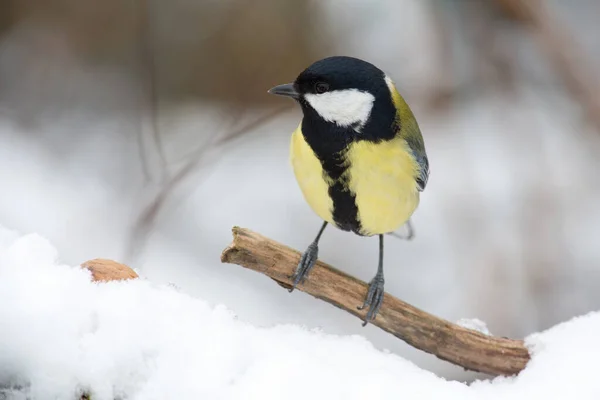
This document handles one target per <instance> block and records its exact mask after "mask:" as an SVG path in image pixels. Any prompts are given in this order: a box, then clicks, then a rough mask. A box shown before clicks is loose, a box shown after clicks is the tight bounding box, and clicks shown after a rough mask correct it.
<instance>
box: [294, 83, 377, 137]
mask: <svg viewBox="0 0 600 400" xmlns="http://www.w3.org/2000/svg"><path fill="white" fill-rule="evenodd" d="M304 97H305V98H306V101H308V103H309V104H310V105H311V107H312V108H314V109H315V111H316V112H318V113H319V115H320V116H321V117H322V118H323V119H324V120H326V121H329V122H334V123H336V124H337V125H339V126H344V127H346V126H350V125H354V126H355V129H356V130H359V131H360V129H361V128H362V127H363V126H364V125H365V124H366V123H367V121H368V120H369V116H370V115H371V110H372V109H373V102H374V101H375V97H374V96H373V95H372V94H371V93H367V92H363V91H360V90H357V89H345V90H334V91H331V92H326V93H321V94H306V95H305V96H304Z"/></svg>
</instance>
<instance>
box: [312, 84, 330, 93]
mask: <svg viewBox="0 0 600 400" xmlns="http://www.w3.org/2000/svg"><path fill="white" fill-rule="evenodd" d="M328 90H329V85H328V84H327V83H325V82H317V83H316V84H315V92H316V93H318V94H321V93H325V92H326V91H328Z"/></svg>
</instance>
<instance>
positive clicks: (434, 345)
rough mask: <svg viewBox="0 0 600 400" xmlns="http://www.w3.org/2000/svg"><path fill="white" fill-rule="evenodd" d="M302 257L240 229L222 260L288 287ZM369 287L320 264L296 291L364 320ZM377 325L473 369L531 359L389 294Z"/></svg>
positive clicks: (510, 366) (519, 364)
mask: <svg viewBox="0 0 600 400" xmlns="http://www.w3.org/2000/svg"><path fill="white" fill-rule="evenodd" d="M299 258H300V253H299V252H298V251H296V250H293V249H291V248H289V247H286V246H284V245H282V244H280V243H277V242H275V241H273V240H271V239H268V238H266V237H264V236H261V235H259V234H258V233H255V232H252V231H250V230H248V229H243V228H239V227H234V228H233V243H232V244H231V245H229V247H227V248H226V249H225V250H224V251H223V254H222V255H221V261H222V262H224V263H232V264H238V265H241V266H242V267H245V268H248V269H251V270H253V271H256V272H260V273H262V274H264V275H266V276H268V277H270V278H272V279H273V280H275V281H276V282H277V283H278V284H279V285H281V286H284V287H289V286H290V284H291V281H290V276H292V274H293V272H294V269H295V268H296V265H297V264H298V260H299ZM367 288H368V285H367V284H366V283H365V282H362V281H360V280H358V279H356V278H354V277H352V276H350V275H347V274H344V273H343V272H341V271H338V270H337V269H335V268H333V267H331V266H329V265H327V264H325V263H323V262H321V261H317V263H316V264H315V266H314V267H313V270H312V271H311V275H310V276H309V277H308V278H307V280H306V281H305V282H304V283H303V284H301V285H299V287H298V288H297V289H299V290H301V291H303V292H305V293H308V294H310V295H311V296H314V297H316V298H318V299H320V300H323V301H326V302H328V303H330V304H333V305H335V306H336V307H338V308H340V309H342V310H344V311H346V312H349V313H350V314H352V315H355V316H357V317H359V318H364V316H365V314H366V312H365V311H362V310H359V309H358V308H357V305H360V304H362V302H363V299H364V296H365V293H366V292H367ZM372 324H373V325H376V326H378V327H379V328H381V329H383V330H384V331H386V332H389V333H391V334H392V335H394V336H396V337H397V338H399V339H401V340H404V341H405V342H406V343H408V344H409V345H411V346H413V347H416V348H417V349H420V350H423V351H425V352H428V353H431V354H433V355H435V356H436V357H438V358H440V359H442V360H446V361H449V362H451V363H453V364H456V365H459V366H461V367H463V368H465V369H469V370H472V371H479V372H484V373H487V374H492V375H513V374H517V373H519V372H520V371H521V370H522V369H523V368H525V366H526V365H527V362H528V361H529V353H528V351H527V349H526V348H525V346H524V345H523V341H522V340H512V339H506V338H498V337H494V336H489V335H485V334H483V333H480V332H478V331H475V330H472V329H467V328H464V327H461V326H458V325H455V324H453V323H450V322H448V321H445V320H443V319H440V318H438V317H435V316H433V315H431V314H428V313H426V312H424V311H421V310H419V309H418V308H416V307H413V306H411V305H410V304H407V303H405V302H403V301H402V300H399V299H397V298H395V297H393V296H391V295H390V294H388V293H386V294H385V296H384V299H383V305H382V307H381V310H380V311H379V314H378V315H377V318H375V320H374V321H372Z"/></svg>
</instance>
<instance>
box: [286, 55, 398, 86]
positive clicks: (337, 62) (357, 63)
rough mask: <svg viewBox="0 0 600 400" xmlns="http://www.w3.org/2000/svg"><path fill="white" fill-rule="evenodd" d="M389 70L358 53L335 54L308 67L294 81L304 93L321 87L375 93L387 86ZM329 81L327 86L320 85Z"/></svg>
mask: <svg viewBox="0 0 600 400" xmlns="http://www.w3.org/2000/svg"><path fill="white" fill-rule="evenodd" d="M384 78H385V73H384V72H383V71H382V70H380V69H379V68H377V67H376V66H374V65H373V64H371V63H369V62H367V61H363V60H360V59H358V58H354V57H347V56H333V57H327V58H324V59H322V60H319V61H317V62H315V63H313V64H312V65H310V66H309V67H308V68H306V69H305V70H304V71H302V73H300V75H298V77H297V78H296V81H295V82H294V87H295V88H296V90H297V91H298V92H300V93H320V91H321V90H323V89H327V90H344V89H358V90H363V91H368V92H371V93H375V92H377V91H378V90H380V89H382V88H384V89H385V85H386V84H385V80H384ZM323 84H325V85H326V86H321V87H320V86H319V85H323Z"/></svg>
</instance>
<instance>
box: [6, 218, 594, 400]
mask: <svg viewBox="0 0 600 400" xmlns="http://www.w3.org/2000/svg"><path fill="white" fill-rule="evenodd" d="M59 260H60V257H59V255H58V253H57V250H56V249H55V248H54V247H53V246H52V245H51V244H50V242H48V241H47V240H46V239H44V238H43V237H41V236H39V235H36V234H30V235H24V236H20V235H18V234H16V233H14V232H9V231H7V230H5V229H2V230H0V327H1V329H0V360H2V363H0V388H1V389H0V398H3V399H15V400H16V399H24V398H26V396H27V398H32V399H73V398H76V397H75V396H76V395H77V394H78V393H81V391H86V392H89V393H91V398H92V399H94V400H113V399H116V398H122V399H131V400H134V399H135V400H142V399H144V400H145V399H157V400H159V399H160V400H162V399H236V400H237V399H261V400H262V399H281V398H286V399H289V400H293V399H302V400H304V399H307V398H310V399H364V398H377V399H398V398H403V399H440V398H443V399H460V400H467V399H477V400H488V399H506V398H510V399H515V400H516V399H527V400H530V399H544V400H551V399H565V398H570V397H572V396H574V395H575V396H576V397H577V399H581V400H584V399H597V398H598V396H599V395H600V381H599V380H598V379H597V371H596V369H595V368H594V365H595V364H596V355H597V354H598V352H600V342H599V341H598V340H597V338H598V335H600V314H597V313H591V314H588V315H586V316H583V317H580V318H575V319H573V320H571V321H569V322H565V323H563V324H560V325H558V326H556V327H554V328H552V329H550V330H548V331H546V332H543V333H540V334H535V335H532V336H529V337H528V338H527V340H526V342H527V345H528V347H529V348H530V349H531V351H532V353H533V358H532V360H531V361H530V363H529V365H528V367H527V368H526V369H525V370H524V371H523V372H522V373H521V374H520V375H519V376H518V377H516V378H513V377H511V378H497V379H495V380H480V381H476V382H474V383H472V384H470V385H466V384H464V383H461V382H456V381H447V380H445V379H442V378H440V377H437V376H436V375H435V374H433V373H431V372H428V371H425V370H423V369H420V368H418V367H417V366H415V365H414V364H413V363H411V362H409V361H407V360H405V359H403V358H401V357H399V356H397V355H394V354H391V353H389V352H385V351H380V350H378V349H376V348H375V347H374V346H373V345H372V344H371V343H370V342H368V341H367V340H366V339H365V338H363V337H360V336H358V335H339V336H338V335H332V334H328V333H325V332H323V331H320V330H310V329H307V328H301V327H299V326H294V325H276V326H272V327H257V326H254V325H252V324H248V323H245V322H242V321H240V320H238V319H237V318H236V316H235V314H234V313H233V312H231V311H230V310H228V309H226V308H225V307H222V306H218V307H212V306H210V305H209V304H208V303H207V302H205V301H204V300H202V299H201V298H197V297H192V296H189V295H187V294H185V293H181V292H179V291H178V290H176V289H175V288H173V287H171V286H168V285H159V284H155V283H153V282H151V281H149V280H144V279H138V280H136V281H128V282H111V283H94V282H92V281H91V276H90V274H89V272H88V271H86V270H83V269H81V268H80V267H78V266H69V265H65V264H63V263H61V262H60V261H59Z"/></svg>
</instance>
